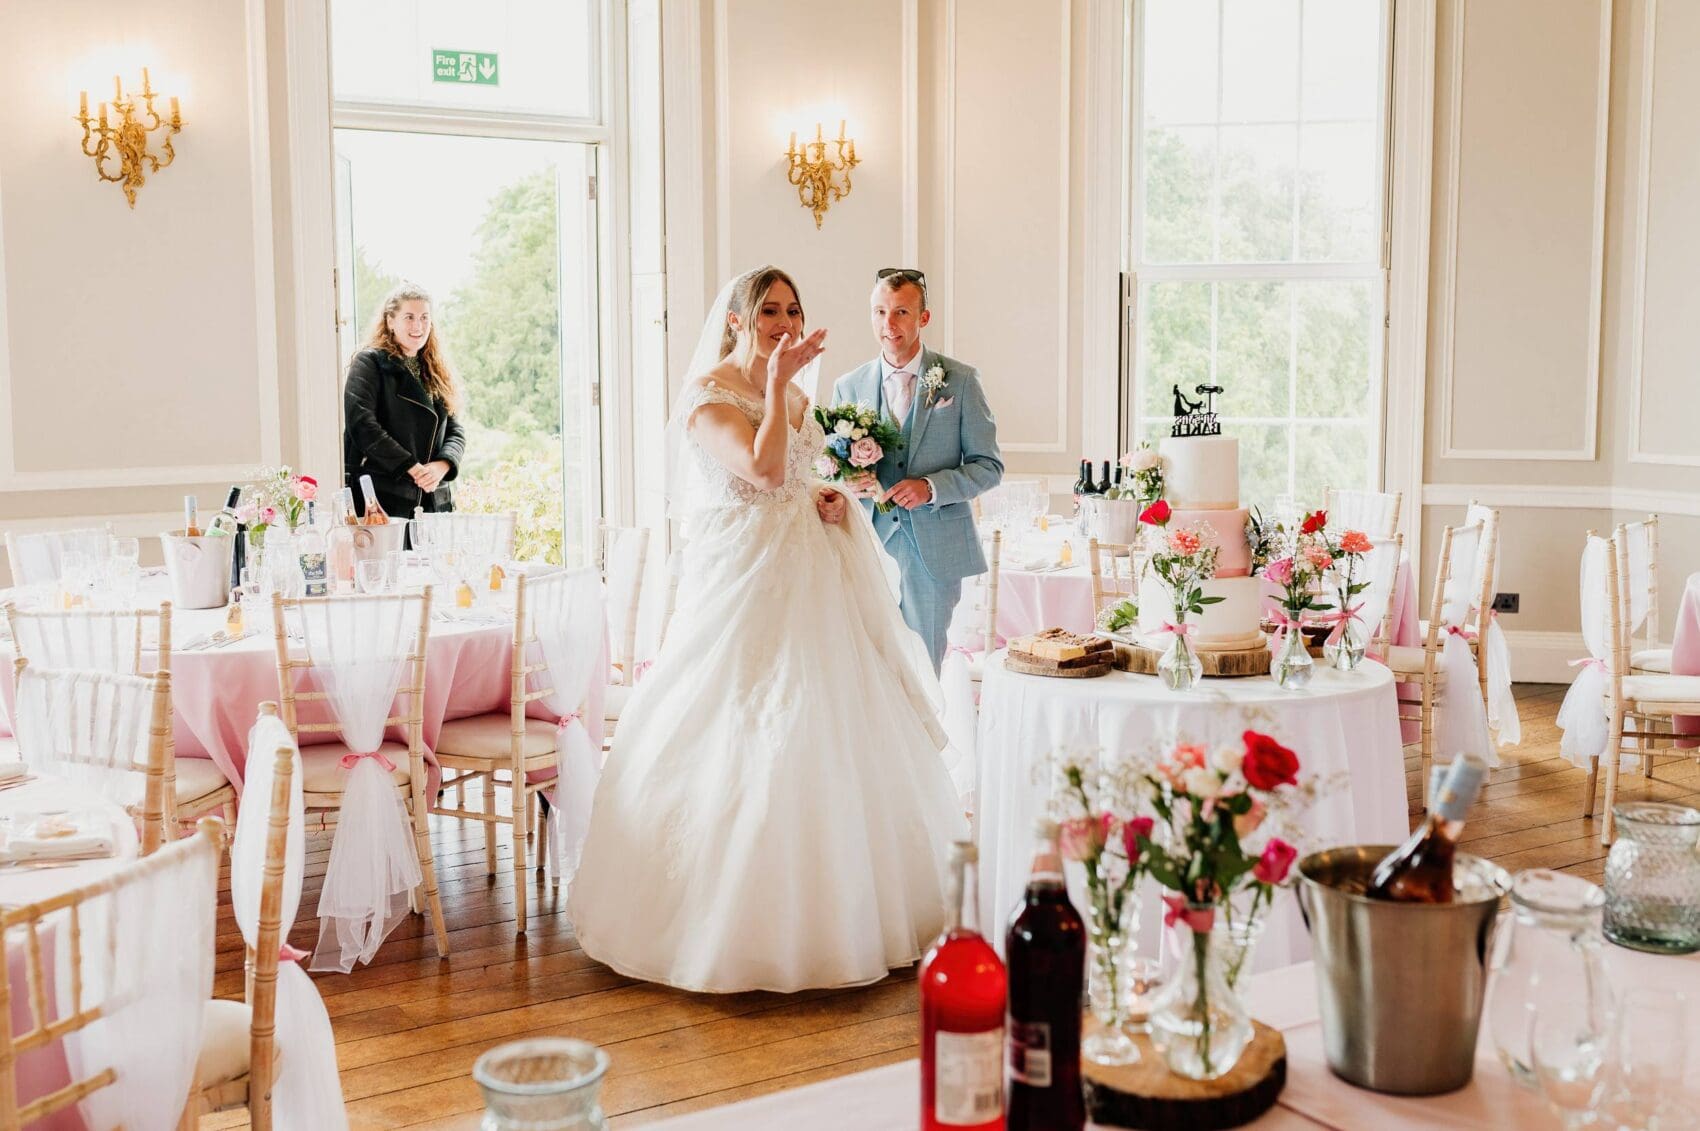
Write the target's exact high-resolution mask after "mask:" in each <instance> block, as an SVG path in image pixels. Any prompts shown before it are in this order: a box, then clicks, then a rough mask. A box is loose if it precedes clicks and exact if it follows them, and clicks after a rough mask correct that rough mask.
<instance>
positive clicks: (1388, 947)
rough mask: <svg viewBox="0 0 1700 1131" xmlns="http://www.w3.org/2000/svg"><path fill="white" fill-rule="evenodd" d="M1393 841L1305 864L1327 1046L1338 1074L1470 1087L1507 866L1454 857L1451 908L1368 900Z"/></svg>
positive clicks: (1387, 1086) (1303, 885) (1403, 1087)
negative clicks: (1371, 882) (1372, 879)
mask: <svg viewBox="0 0 1700 1131" xmlns="http://www.w3.org/2000/svg"><path fill="white" fill-rule="evenodd" d="M1394 847H1395V846H1393V845H1390V844H1389V845H1367V844H1366V845H1356V846H1352V847H1347V848H1332V849H1329V850H1327V851H1325V852H1317V853H1314V854H1312V855H1310V856H1307V857H1305V859H1304V860H1303V861H1301V862H1300V864H1299V870H1298V875H1299V881H1298V897H1299V907H1300V909H1301V910H1302V911H1303V912H1304V917H1305V923H1306V925H1307V926H1308V927H1309V928H1310V936H1311V943H1312V945H1313V947H1314V948H1315V952H1316V953H1315V959H1316V991H1317V998H1318V1004H1319V1005H1320V1007H1321V1012H1322V1043H1323V1049H1324V1052H1325V1053H1326V1054H1327V1057H1328V1067H1329V1068H1331V1069H1332V1070H1333V1071H1334V1074H1335V1075H1336V1076H1339V1077H1340V1078H1341V1079H1343V1080H1345V1081H1347V1082H1348V1083H1352V1084H1356V1085H1358V1086H1359V1087H1361V1088H1368V1089H1370V1090H1371V1091H1376V1092H1389V1093H1392V1094H1394V1095H1405V1096H1427V1095H1436V1094H1439V1093H1441V1092H1451V1091H1455V1090H1457V1089H1458V1088H1462V1087H1463V1086H1464V1085H1465V1084H1468V1083H1469V1082H1470V1075H1471V1073H1472V1072H1473V1071H1474V1069H1475V1063H1476V1035H1477V1030H1478V1028H1479V1026H1480V1022H1481V1012H1482V990H1483V988H1484V987H1485V985H1486V981H1487V959H1488V953H1489V945H1490V942H1491V939H1492V935H1493V931H1494V925H1495V922H1496V917H1497V914H1498V911H1499V905H1500V901H1501V899H1502V897H1503V896H1504V895H1505V893H1506V892H1508V891H1510V890H1511V877H1510V876H1509V875H1507V874H1506V872H1505V869H1503V868H1501V867H1499V866H1498V865H1495V864H1490V863H1489V862H1487V861H1486V860H1483V859H1481V858H1480V857H1476V856H1466V855H1464V854H1462V853H1460V854H1459V855H1458V857H1457V858H1456V860H1455V861H1454V864H1453V877H1454V881H1455V884H1456V886H1457V890H1458V894H1457V896H1456V898H1455V899H1454V900H1453V902H1451V903H1393V902H1390V901H1387V900H1380V899H1370V898H1369V897H1368V896H1366V895H1364V894H1363V893H1364V892H1365V891H1367V890H1368V887H1369V879H1370V875H1371V874H1372V873H1373V872H1374V871H1375V866H1376V865H1377V864H1378V863H1380V862H1381V860H1382V859H1383V858H1384V857H1385V856H1387V854H1388V853H1390V852H1392V851H1393V849H1394Z"/></svg>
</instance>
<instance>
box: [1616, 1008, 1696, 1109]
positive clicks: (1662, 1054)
mask: <svg viewBox="0 0 1700 1131" xmlns="http://www.w3.org/2000/svg"><path fill="white" fill-rule="evenodd" d="M1614 1052H1615V1054H1616V1055H1615V1061H1616V1063H1615V1065H1614V1072H1613V1078H1612V1080H1611V1083H1610V1091H1609V1094H1608V1096H1607V1100H1606V1105H1605V1108H1606V1115H1607V1116H1608V1117H1609V1119H1610V1121H1611V1123H1612V1124H1613V1125H1614V1126H1617V1127H1632V1128H1674V1127H1679V1126H1693V1124H1692V1123H1691V1122H1690V1123H1684V1122H1681V1120H1683V1119H1685V1118H1686V1117H1687V1116H1688V1115H1689V1112H1688V1111H1687V1108H1688V1106H1689V1100H1688V1098H1687V1097H1688V1096H1689V1095H1690V1093H1688V1092H1687V1090H1686V1088H1685V1080H1686V1076H1687V1069H1688V999H1687V998H1686V997H1685V996H1684V995H1682V994H1680V993H1676V992H1673V991H1669V990H1651V989H1639V990H1631V991H1630V992H1629V993H1627V994H1625V995H1624V996H1623V1003H1622V1005H1621V1006H1620V1007H1619V1009H1618V1018H1617V1042H1616V1047H1615V1049H1614Z"/></svg>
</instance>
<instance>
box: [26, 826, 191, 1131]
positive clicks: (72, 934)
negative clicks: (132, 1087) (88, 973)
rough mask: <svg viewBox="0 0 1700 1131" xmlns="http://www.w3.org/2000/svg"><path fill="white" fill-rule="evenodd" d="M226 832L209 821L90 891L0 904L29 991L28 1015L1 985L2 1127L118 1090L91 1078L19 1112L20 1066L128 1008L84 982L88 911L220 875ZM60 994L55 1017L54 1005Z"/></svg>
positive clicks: (109, 1077) (109, 1076)
mask: <svg viewBox="0 0 1700 1131" xmlns="http://www.w3.org/2000/svg"><path fill="white" fill-rule="evenodd" d="M222 829H223V826H222V825H221V824H220V823H219V822H218V821H216V820H214V819H212V818H208V819H205V820H203V821H201V823H200V825H199V827H198V829H197V831H196V833H195V835H194V836H192V837H189V838H187V839H185V840H179V841H173V842H172V843H171V844H169V845H167V846H166V847H165V848H163V849H161V850H160V851H159V852H156V853H154V854H153V855H151V856H148V857H146V858H145V859H142V860H139V861H137V862H136V863H134V864H132V865H130V866H128V867H125V868H122V869H119V870H118V871H114V872H111V873H109V874H108V875H106V876H104V877H102V878H101V879H99V880H96V881H94V882H92V883H88V884H84V885H83V886H81V887H77V888H72V889H71V890H70V891H65V892H60V893H59V894H57V895H53V896H49V897H48V898H46V899H43V900H38V901H37V902H35V903H24V904H17V905H6V904H0V952H4V953H5V954H7V955H8V956H10V955H14V954H16V955H18V956H19V957H20V961H21V966H22V969H23V986H24V1002H23V1008H22V1009H21V1010H14V1007H13V1002H12V992H13V983H12V981H11V978H10V977H3V978H0V1127H4V1128H15V1127H22V1126H26V1125H28V1124H31V1123H34V1122H35V1121H37V1120H40V1119H44V1118H45V1117H47V1116H49V1115H52V1114H54V1113H55V1112H60V1111H65V1110H67V1109H69V1108H71V1107H73V1106H75V1105H76V1104H77V1103H79V1102H81V1101H82V1100H83V1099H84V1098H86V1097H88V1096H89V1095H91V1094H93V1093H95V1092H97V1091H99V1090H100V1089H102V1088H108V1087H111V1086H112V1085H113V1084H115V1083H117V1082H118V1078H117V1073H116V1072H115V1071H114V1070H113V1069H112V1068H110V1067H108V1068H105V1069H102V1070H101V1071H100V1072H97V1073H95V1074H93V1075H90V1076H73V1077H72V1078H71V1079H70V1080H69V1081H68V1082H67V1083H66V1084H64V1085H63V1086H61V1087H59V1088H57V1089H55V1090H54V1091H52V1092H49V1093H48V1094H46V1095H44V1096H38V1097H36V1098H35V1099H33V1100H31V1101H30V1102H29V1103H27V1104H21V1103H20V1102H19V1097H18V1084H17V1066H18V1059H19V1057H21V1056H23V1055H24V1054H26V1053H33V1052H37V1051H39V1050H42V1049H45V1048H47V1047H48V1046H50V1045H54V1044H57V1043H59V1042H60V1041H63V1040H64V1039H65V1038H66V1037H67V1036H69V1035H71V1034H73V1033H77V1032H80V1031H82V1030H83V1029H86V1028H88V1027H89V1026H90V1025H93V1024H94V1023H95V1022H97V1021H99V1020H100V1019H101V1018H102V1017H105V1016H107V1015H109V1014H110V1013H111V1012H112V1011H114V1010H116V1009H118V1008H121V1007H122V1005H123V1002H121V1001H119V1000H116V999H112V998H102V999H101V1000H93V998H94V994H93V993H92V992H91V991H90V989H89V979H88V978H87V977H85V966H86V965H87V964H88V961H89V959H90V957H91V949H92V948H89V947H85V946H84V939H83V923H84V921H85V916H84V914H83V909H84V907H85V906H87V905H88V904H89V903H91V902H93V901H94V900H96V899H98V898H100V897H102V896H106V895H109V894H111V893H113V892H116V891H118V890H120V889H122V888H124V887H127V886H129V885H132V884H135V883H138V882H140V881H142V880H144V879H149V878H152V877H154V876H156V875H158V874H159V873H161V872H185V873H187V872H189V870H190V869H192V868H195V867H197V866H202V861H203V860H205V859H206V858H209V857H210V858H211V859H212V861H213V868H214V870H215V871H216V868H217V864H216V861H217V858H218V856H219V853H220V852H221V851H222V846H223V842H224V835H223V831H222ZM61 930H62V931H64V932H65V938H64V944H63V945H60V943H59V940H58V939H57V938H56V937H55V935H56V933H57V932H59V931H61ZM122 937H123V936H122V934H121V933H120V932H117V931H114V932H113V937H112V940H111V941H112V942H113V943H115V944H116V945H119V946H122ZM60 963H63V964H64V965H63V966H61V965H60ZM55 994H56V995H57V997H58V1003H57V1009H56V1008H55V1003H53V1002H50V1001H49V997H50V995H55ZM184 1008H194V1009H200V1008H201V1004H200V1003H199V1002H186V1003H184ZM17 1013H21V1014H22V1017H23V1021H22V1023H21V1025H20V1024H19V1023H17V1022H15V1021H14V1016H15V1015H16V1014H17Z"/></svg>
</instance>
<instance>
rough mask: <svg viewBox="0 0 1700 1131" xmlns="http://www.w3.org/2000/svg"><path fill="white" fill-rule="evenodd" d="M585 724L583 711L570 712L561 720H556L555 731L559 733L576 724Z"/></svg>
mask: <svg viewBox="0 0 1700 1131" xmlns="http://www.w3.org/2000/svg"><path fill="white" fill-rule="evenodd" d="M583 722H584V712H583V711H569V712H568V713H567V714H564V715H562V716H561V717H560V718H558V719H556V720H555V729H556V730H557V731H563V730H566V729H567V728H568V727H570V726H572V725H573V724H574V723H580V724H582V723H583Z"/></svg>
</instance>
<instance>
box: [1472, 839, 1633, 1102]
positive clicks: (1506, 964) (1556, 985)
mask: <svg viewBox="0 0 1700 1131" xmlns="http://www.w3.org/2000/svg"><path fill="white" fill-rule="evenodd" d="M1604 906H1605V893H1604V892H1602V891H1600V889H1599V888H1598V887H1596V886H1595V885H1594V884H1591V883H1589V882H1588V881H1587V880H1584V879H1581V878H1580V877H1578V876H1566V875H1564V874H1562V873H1559V872H1552V871H1548V870H1546V869H1544V868H1539V869H1534V870H1531V871H1526V872H1519V873H1517V876H1516V878H1515V879H1514V880H1513V881H1512V885H1511V915H1510V921H1509V922H1507V923H1504V924H1503V925H1502V926H1501V929H1500V930H1499V931H1498V933H1497V935H1496V937H1495V940H1494V952H1493V960H1492V962H1491V963H1490V964H1489V978H1490V981H1489V983H1488V1006H1487V1015H1488V1024H1489V1026H1490V1028H1491V1029H1492V1031H1493V1042H1494V1047H1495V1048H1496V1049H1497V1050H1498V1053H1499V1059H1500V1061H1501V1063H1503V1064H1504V1065H1505V1067H1506V1070H1507V1071H1509V1072H1510V1073H1511V1075H1512V1078H1513V1079H1515V1080H1516V1081H1517V1082H1518V1083H1520V1084H1522V1085H1523V1086H1524V1087H1527V1088H1530V1089H1534V1090H1539V1087H1540V1085H1539V1082H1538V1080H1537V1079H1536V1076H1535V1068H1534V1056H1533V1053H1532V1051H1531V1049H1530V1046H1529V1038H1530V1033H1531V1032H1532V1031H1533V1024H1534V1021H1535V1016H1536V1012H1537V1010H1538V1009H1539V1008H1540V1006H1541V1004H1542V1002H1543V1000H1545V999H1547V998H1551V997H1555V996H1560V997H1575V998H1577V999H1578V1000H1579V1001H1583V1002H1586V1003H1588V1004H1589V1005H1591V1006H1595V1007H1597V1009H1598V1010H1600V1011H1604V1012H1609V1010H1610V1008H1611V1000H1612V992H1611V984H1610V982H1609V981H1608V979H1607V977H1606V969H1605V961H1604V955H1603V953H1602V952H1603V950H1604V946H1603V942H1602V935H1601V930H1600V910H1601V908H1602V907H1604Z"/></svg>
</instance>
